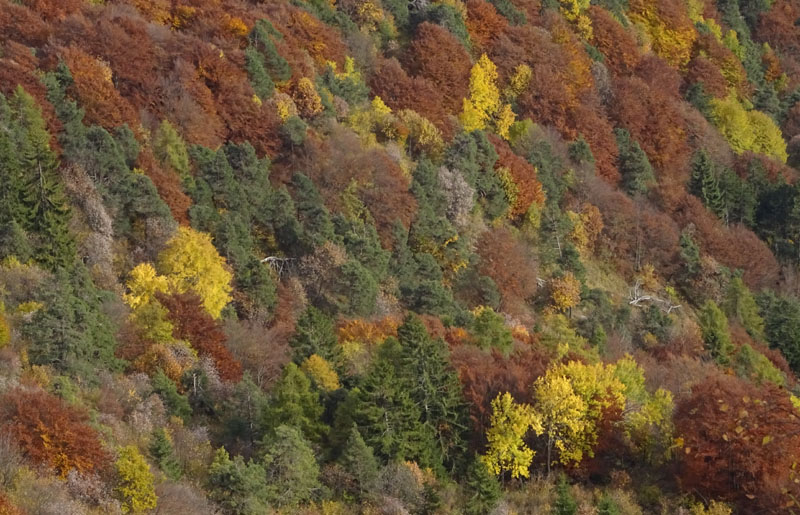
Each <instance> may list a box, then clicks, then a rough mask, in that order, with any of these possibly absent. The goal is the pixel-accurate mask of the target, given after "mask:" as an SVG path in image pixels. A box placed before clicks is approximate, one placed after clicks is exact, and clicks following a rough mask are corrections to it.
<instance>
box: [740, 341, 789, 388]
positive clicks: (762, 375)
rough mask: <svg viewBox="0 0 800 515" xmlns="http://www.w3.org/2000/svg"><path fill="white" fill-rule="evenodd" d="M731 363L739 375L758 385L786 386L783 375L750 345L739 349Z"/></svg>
mask: <svg viewBox="0 0 800 515" xmlns="http://www.w3.org/2000/svg"><path fill="white" fill-rule="evenodd" d="M731 361H732V363H731V364H732V365H733V369H734V370H735V371H736V374H737V375H739V376H740V377H744V378H747V379H750V380H752V381H753V382H755V383H756V384H759V385H761V384H764V383H772V384H774V385H776V386H784V385H785V384H786V378H785V377H784V375H783V373H782V372H781V371H780V370H778V369H777V368H776V367H775V365H773V364H772V362H771V361H770V360H769V359H768V358H767V357H766V356H764V355H763V354H761V353H760V352H758V351H756V350H754V349H753V348H752V347H751V346H750V345H748V344H744V345H742V346H741V347H739V348H738V349H737V351H736V354H735V355H734V357H733V359H732V360H731Z"/></svg>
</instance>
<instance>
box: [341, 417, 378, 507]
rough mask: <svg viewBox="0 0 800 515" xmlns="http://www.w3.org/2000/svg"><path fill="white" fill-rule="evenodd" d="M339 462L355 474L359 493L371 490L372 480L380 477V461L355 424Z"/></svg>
mask: <svg viewBox="0 0 800 515" xmlns="http://www.w3.org/2000/svg"><path fill="white" fill-rule="evenodd" d="M339 463H341V464H342V466H343V467H344V469H345V470H346V471H347V472H349V473H350V474H352V475H353V478H354V479H355V480H356V483H358V490H359V493H360V494H362V495H363V494H364V492H366V491H367V490H369V488H370V486H371V485H372V482H373V481H375V479H376V478H377V477H378V461H377V460H376V459H375V455H374V454H373V452H372V449H371V448H370V447H369V446H368V445H367V444H366V443H365V442H364V439H363V438H362V437H361V433H359V432H358V429H357V428H356V427H355V425H354V426H352V427H351V428H350V435H349V436H348V438H347V442H345V445H344V449H342V455H341V456H340V457H339Z"/></svg>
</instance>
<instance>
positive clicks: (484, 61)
mask: <svg viewBox="0 0 800 515" xmlns="http://www.w3.org/2000/svg"><path fill="white" fill-rule="evenodd" d="M499 109H500V90H499V89H497V67H496V66H495V65H494V63H493V62H492V61H491V59H489V57H488V56H487V55H486V54H483V55H482V56H481V57H480V59H478V62H477V63H475V65H474V66H473V67H472V71H471V72H470V76H469V98H465V99H464V103H463V109H462V111H461V117H460V118H461V124H462V125H463V126H464V130H465V131H467V132H469V131H474V130H480V129H485V128H486V126H487V124H488V123H489V121H491V119H492V117H493V116H494V115H495V113H497V111H498V110H499Z"/></svg>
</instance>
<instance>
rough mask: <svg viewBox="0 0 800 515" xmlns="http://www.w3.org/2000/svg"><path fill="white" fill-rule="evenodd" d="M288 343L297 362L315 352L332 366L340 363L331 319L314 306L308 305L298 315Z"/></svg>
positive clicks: (339, 353) (339, 354) (340, 359)
mask: <svg viewBox="0 0 800 515" xmlns="http://www.w3.org/2000/svg"><path fill="white" fill-rule="evenodd" d="M289 345H290V346H291V347H292V350H293V360H294V362H295V363H297V364H300V363H302V362H303V361H305V360H306V359H307V358H308V357H309V356H311V355H312V354H316V355H318V356H321V357H322V358H324V359H325V360H326V361H328V362H329V363H331V364H332V365H333V366H334V368H338V367H339V366H340V365H341V361H342V358H341V352H340V350H339V344H338V339H337V337H336V331H335V329H334V325H333V320H332V319H331V318H330V317H329V316H327V315H326V314H325V313H323V312H322V311H320V310H319V309H317V308H315V307H314V306H308V308H306V310H305V311H304V312H303V314H302V315H300V319H299V320H298V321H297V327H296V328H295V333H294V335H293V336H292V338H291V339H290V340H289Z"/></svg>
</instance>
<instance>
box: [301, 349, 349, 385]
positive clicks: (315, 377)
mask: <svg viewBox="0 0 800 515" xmlns="http://www.w3.org/2000/svg"><path fill="white" fill-rule="evenodd" d="M300 368H301V369H302V370H303V372H305V373H306V375H308V377H309V378H311V380H312V381H314V384H316V386H317V388H319V389H320V390H322V391H325V392H332V391H335V390H338V389H339V388H340V387H341V385H340V384H339V376H338V375H337V374H336V371H335V370H334V369H333V367H332V366H331V364H330V363H328V362H327V361H325V358H322V357H320V356H319V355H317V354H312V355H311V356H309V357H307V358H306V359H305V361H303V363H302V365H300Z"/></svg>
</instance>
